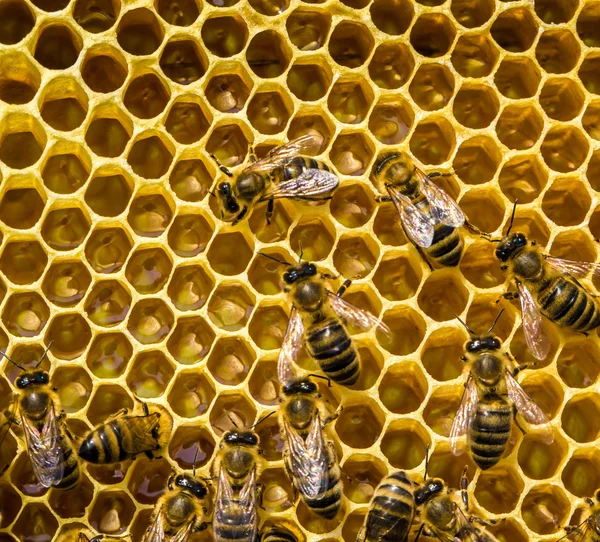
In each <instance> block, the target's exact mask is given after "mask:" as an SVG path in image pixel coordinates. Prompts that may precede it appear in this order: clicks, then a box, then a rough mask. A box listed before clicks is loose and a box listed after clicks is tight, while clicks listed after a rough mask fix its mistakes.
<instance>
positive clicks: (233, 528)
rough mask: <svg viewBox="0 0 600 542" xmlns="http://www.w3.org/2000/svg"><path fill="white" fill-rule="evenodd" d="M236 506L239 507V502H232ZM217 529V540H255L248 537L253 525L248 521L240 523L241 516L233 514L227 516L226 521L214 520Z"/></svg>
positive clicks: (251, 541)
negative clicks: (247, 522) (248, 523)
mask: <svg viewBox="0 0 600 542" xmlns="http://www.w3.org/2000/svg"><path fill="white" fill-rule="evenodd" d="M231 505H232V506H233V507H234V508H239V507H240V505H239V503H236V502H235V501H234V502H233V503H231ZM213 529H214V531H215V540H238V541H244V542H254V540H250V539H249V537H248V534H247V533H249V532H251V531H253V526H251V525H247V524H246V523H240V521H239V516H238V515H235V514H231V515H230V516H229V517H226V518H225V521H220V522H216V523H215V522H213Z"/></svg>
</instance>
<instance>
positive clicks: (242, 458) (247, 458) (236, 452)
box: [223, 448, 254, 478]
mask: <svg viewBox="0 0 600 542" xmlns="http://www.w3.org/2000/svg"><path fill="white" fill-rule="evenodd" d="M223 465H224V466H225V469H226V470H227V473H228V474H229V475H230V476H231V477H232V478H244V477H245V476H247V475H248V473H249V472H250V470H251V469H252V466H253V465H254V455H253V454H252V452H250V451H249V450H244V449H241V448H232V449H230V450H227V451H226V452H225V456H224V458H223Z"/></svg>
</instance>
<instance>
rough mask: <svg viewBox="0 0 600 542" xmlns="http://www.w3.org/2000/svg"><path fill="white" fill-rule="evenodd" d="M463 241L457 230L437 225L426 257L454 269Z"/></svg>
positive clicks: (458, 259) (460, 253) (461, 250)
mask: <svg viewBox="0 0 600 542" xmlns="http://www.w3.org/2000/svg"><path fill="white" fill-rule="evenodd" d="M463 246H464V243H463V240H462V237H461V235H460V233H459V231H458V229H457V228H453V227H451V226H446V225H445V224H441V223H438V224H436V225H435V230H434V235H433V242H432V243H431V246H430V247H429V248H428V249H427V250H426V252H427V255H428V256H429V257H430V258H431V259H432V260H434V261H436V262H437V263H439V264H440V265H443V266H445V267H455V266H457V265H458V263H459V262H460V258H461V256H462V252H463Z"/></svg>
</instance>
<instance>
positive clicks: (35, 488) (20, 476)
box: [10, 452, 48, 497]
mask: <svg viewBox="0 0 600 542" xmlns="http://www.w3.org/2000/svg"><path fill="white" fill-rule="evenodd" d="M10 481H11V482H12V485H13V487H15V488H16V489H17V490H18V491H20V492H21V493H22V494H23V495H25V496H26V497H41V496H42V495H44V494H46V492H47V491H48V489H47V488H45V487H44V486H42V484H40V483H39V482H38V479H37V478H36V476H35V474H34V472H33V468H32V467H31V460H30V459H29V456H28V455H27V452H22V453H21V454H20V455H19V456H18V457H17V458H16V459H15V460H14V462H13V465H12V468H11V471H10Z"/></svg>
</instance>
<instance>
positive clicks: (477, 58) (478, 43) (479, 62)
mask: <svg viewBox="0 0 600 542" xmlns="http://www.w3.org/2000/svg"><path fill="white" fill-rule="evenodd" d="M450 60H451V61H452V65H453V66H454V69H455V70H456V71H457V72H458V73H459V74H460V75H462V76H463V77H486V76H488V75H489V74H490V73H491V72H492V70H493V69H494V66H495V65H496V62H498V50H497V49H496V47H495V46H494V45H493V43H492V42H491V41H490V39H489V38H488V36H486V35H485V34H463V35H461V36H459V38H458V40H457V41H456V45H455V46H454V49H453V50H452V55H451V57H450Z"/></svg>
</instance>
